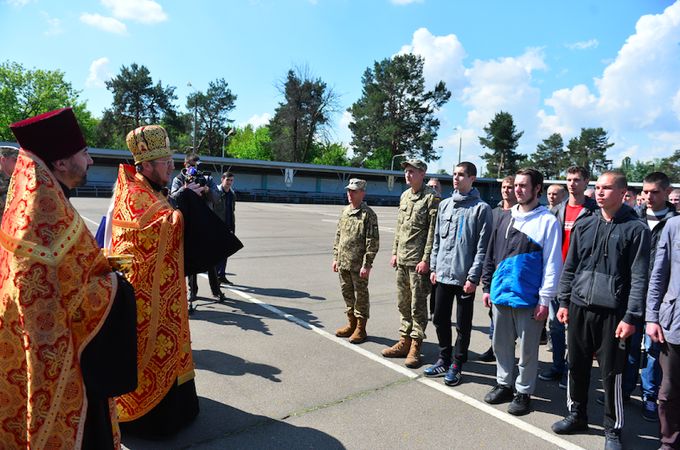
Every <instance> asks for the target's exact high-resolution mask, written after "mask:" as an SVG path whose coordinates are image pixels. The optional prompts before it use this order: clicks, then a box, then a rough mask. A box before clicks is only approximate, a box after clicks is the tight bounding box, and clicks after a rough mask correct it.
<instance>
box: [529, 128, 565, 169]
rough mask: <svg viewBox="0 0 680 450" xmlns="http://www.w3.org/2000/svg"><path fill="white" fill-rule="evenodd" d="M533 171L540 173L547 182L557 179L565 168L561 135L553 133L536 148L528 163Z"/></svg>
mask: <svg viewBox="0 0 680 450" xmlns="http://www.w3.org/2000/svg"><path fill="white" fill-rule="evenodd" d="M528 163H529V165H531V166H532V167H533V168H534V169H536V170H538V171H540V172H541V173H542V174H543V176H544V177H545V178H546V179H548V180H554V179H557V178H558V177H559V176H560V175H561V174H562V172H564V171H565V170H566V169H567V167H566V163H567V155H566V153H565V152H564V141H563V140H562V135H561V134H559V133H553V134H551V135H550V137H548V138H547V139H543V142H541V143H540V144H538V145H537V146H536V152H535V153H534V154H533V155H531V157H530V158H529V161H528Z"/></svg>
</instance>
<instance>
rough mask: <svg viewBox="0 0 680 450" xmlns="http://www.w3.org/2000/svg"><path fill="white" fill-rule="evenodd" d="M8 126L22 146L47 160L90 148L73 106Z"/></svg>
mask: <svg viewBox="0 0 680 450" xmlns="http://www.w3.org/2000/svg"><path fill="white" fill-rule="evenodd" d="M9 128H10V129H11V130H12V133H14V136H16V138H17V142H19V145H20V146H21V148H23V149H24V150H28V151H29V152H31V153H33V154H35V155H37V156H39V157H40V159H42V160H43V161H45V162H52V161H57V160H59V159H63V158H68V157H69V156H71V155H74V154H76V153H78V152H79V151H81V150H82V149H84V148H85V147H87V144H86V143H85V138H83V133H82V131H80V126H78V121H77V120H76V116H75V115H74V114H73V109H72V108H63V109H57V110H54V111H50V112H46V113H44V114H40V115H39V116H35V117H31V118H30V119H26V120H22V121H20V122H17V123H13V124H12V125H10V126H9Z"/></svg>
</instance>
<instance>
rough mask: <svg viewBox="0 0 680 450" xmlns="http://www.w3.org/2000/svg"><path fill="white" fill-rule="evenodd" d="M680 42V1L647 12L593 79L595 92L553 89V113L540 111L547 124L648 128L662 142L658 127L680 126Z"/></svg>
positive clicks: (616, 130) (621, 130)
mask: <svg viewBox="0 0 680 450" xmlns="http://www.w3.org/2000/svg"><path fill="white" fill-rule="evenodd" d="M679 41H680V2H676V3H674V4H673V5H671V6H669V7H668V8H666V10H665V11H664V12H663V13H662V14H655V15H646V16H642V17H641V18H640V19H639V20H638V22H637V25H636V30H635V33H634V34H633V35H631V36H629V37H628V39H627V40H626V42H625V43H624V44H623V46H622V47H621V49H620V50H619V52H618V54H617V55H616V58H615V59H614V60H613V61H612V62H611V63H610V64H609V65H608V66H607V67H606V68H605V69H604V71H603V73H602V76H601V77H599V78H596V79H595V80H594V91H592V92H591V89H590V88H588V87H587V86H585V85H577V86H574V87H572V88H565V89H560V90H557V91H555V92H553V93H552V96H551V97H549V98H548V99H547V100H546V101H545V104H546V105H547V106H549V107H552V110H553V114H549V113H547V112H546V111H544V110H541V111H539V113H538V117H539V120H541V122H542V128H544V129H555V130H559V129H566V130H571V131H577V130H578V129H579V128H581V127H600V126H601V127H603V128H605V129H606V130H608V131H609V132H610V133H611V134H612V135H613V136H623V135H625V134H630V133H631V132H638V133H645V134H646V135H647V136H648V138H649V139H651V140H652V141H654V142H658V143H660V144H661V143H662V142H661V141H659V140H658V139H657V137H658V136H659V134H658V133H659V132H663V131H667V130H678V129H679V128H680V77H679V76H678V73H680V46H679V45H678V42H679ZM655 136H657V137H655ZM615 142H616V141H615ZM654 142H652V144H650V145H652V146H653V145H655V144H654ZM676 142H677V141H676ZM617 144H618V142H617ZM666 145H668V144H666ZM675 145H677V143H676V144H675ZM617 146H618V145H617ZM639 157H640V158H642V159H644V158H645V156H644V155H639Z"/></svg>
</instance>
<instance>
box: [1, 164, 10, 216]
mask: <svg viewBox="0 0 680 450" xmlns="http://www.w3.org/2000/svg"><path fill="white" fill-rule="evenodd" d="M8 189H9V178H7V177H6V176H5V174H4V173H0V221H2V214H3V213H4V212H5V202H6V201H7V190H8Z"/></svg>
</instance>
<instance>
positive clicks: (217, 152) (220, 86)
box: [187, 78, 236, 156]
mask: <svg viewBox="0 0 680 450" xmlns="http://www.w3.org/2000/svg"><path fill="white" fill-rule="evenodd" d="M235 102H236V95H234V94H232V92H231V89H229V84H228V83H227V82H226V81H225V80H224V78H220V79H218V80H215V81H211V82H210V83H209V84H208V89H207V91H206V92H205V93H203V92H200V91H199V92H194V93H192V94H191V95H189V97H188V98H187V109H188V110H189V111H191V113H192V114H193V113H194V109H195V111H196V115H197V116H198V117H197V124H196V127H197V130H196V135H197V136H196V149H195V151H197V152H198V153H204V154H208V155H214V156H221V155H222V142H224V138H225V136H226V135H227V133H228V130H229V128H230V125H231V124H232V123H233V122H234V121H233V120H231V119H229V113H230V112H231V111H232V110H233V109H234V107H235V105H234V103H235Z"/></svg>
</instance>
